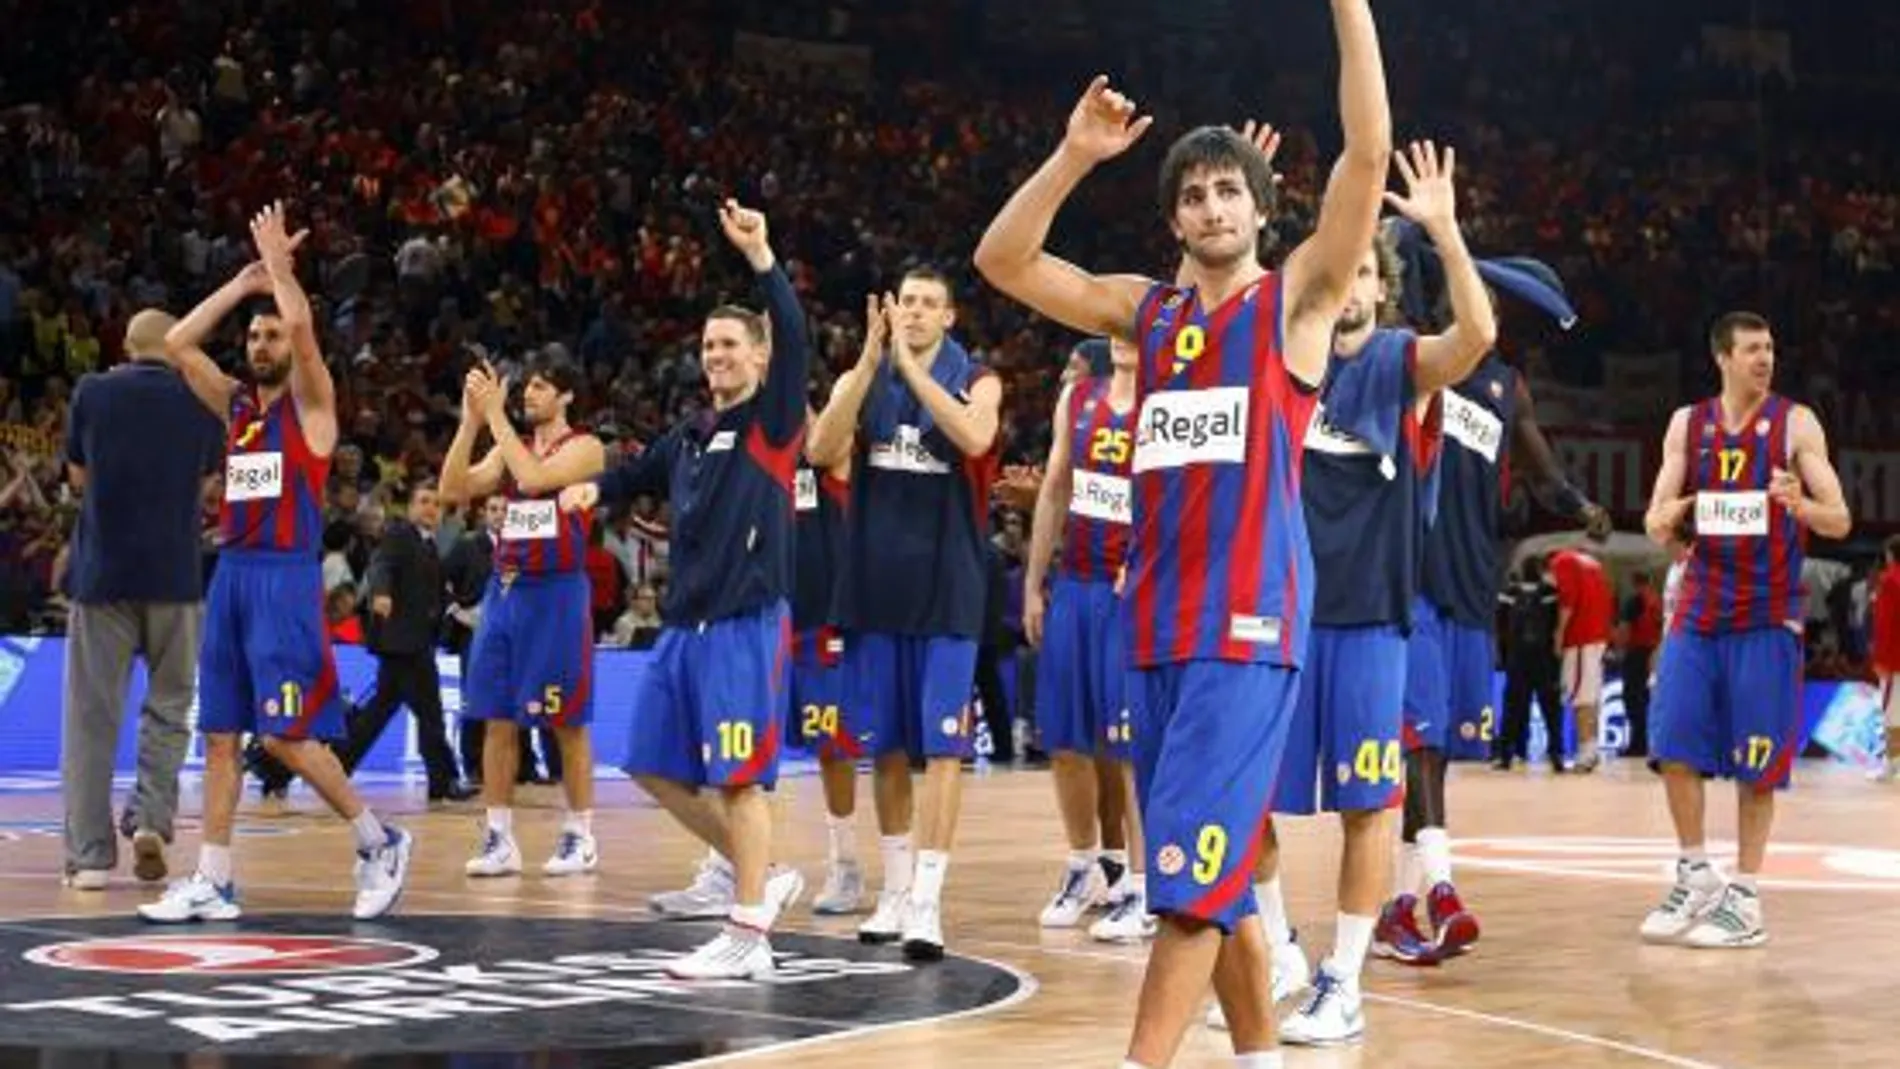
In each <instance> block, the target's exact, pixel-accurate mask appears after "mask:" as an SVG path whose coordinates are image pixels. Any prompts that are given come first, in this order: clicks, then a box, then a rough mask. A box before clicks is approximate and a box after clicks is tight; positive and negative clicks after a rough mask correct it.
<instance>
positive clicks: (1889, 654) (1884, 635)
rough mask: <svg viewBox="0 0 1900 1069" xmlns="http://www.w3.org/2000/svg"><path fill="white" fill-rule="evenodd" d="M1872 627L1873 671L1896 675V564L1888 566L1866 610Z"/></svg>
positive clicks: (1899, 649)
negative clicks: (1871, 602)
mask: <svg viewBox="0 0 1900 1069" xmlns="http://www.w3.org/2000/svg"><path fill="white" fill-rule="evenodd" d="M1868 615H1869V616H1871V617H1873V625H1874V670H1875V671H1877V672H1889V673H1893V674H1897V675H1900V564H1889V565H1887V567H1886V568H1885V569H1883V570H1882V571H1881V573H1880V585H1878V586H1876V587H1875V588H1874V603H1873V604H1872V605H1871V606H1869V607H1868Z"/></svg>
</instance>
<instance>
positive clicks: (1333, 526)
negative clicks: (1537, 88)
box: [1256, 143, 1497, 1046]
mask: <svg viewBox="0 0 1900 1069" xmlns="http://www.w3.org/2000/svg"><path fill="white" fill-rule="evenodd" d="M1455 159H1456V158H1455V156H1454V154H1453V153H1452V152H1451V150H1450V149H1447V150H1445V152H1444V154H1443V155H1442V156H1441V155H1440V154H1439V152H1438V150H1437V148H1436V147H1435V146H1433V145H1431V144H1429V143H1427V144H1414V145H1412V146H1411V149H1410V152H1409V154H1408V155H1401V156H1399V157H1398V158H1397V160H1398V169H1399V172H1400V174H1401V176H1402V177H1403V178H1404V180H1405V184H1406V188H1407V191H1408V196H1406V197H1403V198H1401V197H1399V196H1397V195H1393V194H1388V196H1387V199H1388V201H1389V202H1390V203H1391V204H1392V205H1393V206H1394V207H1396V208H1397V209H1398V210H1399V212H1400V213H1401V214H1403V215H1405V216H1406V217H1408V218H1410V219H1412V220H1414V221H1416V222H1418V223H1420V224H1422V225H1423V226H1424V227H1425V229H1426V232H1427V233H1428V234H1429V235H1430V237H1431V240H1432V243H1433V244H1434V245H1435V246H1436V247H1437V249H1438V252H1439V255H1440V257H1441V258H1442V260H1443V262H1444V265H1445V275H1446V279H1447V283H1448V285H1449V288H1450V293H1451V303H1452V314H1453V317H1454V318H1453V322H1452V323H1451V324H1450V325H1449V326H1448V327H1447V328H1446V330H1445V331H1444V332H1443V333H1440V334H1434V335H1429V336H1424V337H1421V336H1419V335H1418V334H1416V333H1414V332H1413V331H1412V330H1410V329H1408V328H1382V327H1381V326H1380V323H1381V322H1393V321H1395V320H1396V319H1397V300H1398V296H1399V292H1400V290H1399V287H1400V279H1399V261H1398V256H1397V253H1396V251H1395V249H1394V248H1393V246H1392V244H1391V243H1390V241H1389V240H1387V239H1386V238H1385V237H1383V236H1382V237H1381V238H1380V239H1379V240H1378V241H1376V242H1373V243H1372V244H1370V245H1369V246H1368V247H1367V249H1366V251H1365V254H1364V256H1363V258H1362V259H1361V261H1360V263H1359V267H1358V270H1357V272H1355V274H1354V276H1353V283H1352V290H1351V295H1350V296H1349V297H1348V299H1347V302H1346V309H1345V311H1344V312H1343V313H1342V314H1341V315H1340V318H1339V325H1338V332H1337V334H1336V336H1335V339H1334V342H1333V358H1332V361H1331V363H1330V366H1329V367H1328V370H1327V374H1326V383H1325V387H1324V389H1323V390H1322V391H1321V398H1320V404H1319V408H1318V410H1317V411H1316V413H1315V417H1314V420H1313V424H1312V427H1311V428H1310V429H1309V430H1308V431H1307V435H1306V453H1305V458H1304V473H1303V475H1302V478H1301V481H1300V487H1301V502H1302V504H1303V506H1304V508H1305V510H1306V527H1307V537H1308V538H1309V540H1310V541H1311V543H1312V546H1313V559H1314V565H1315V567H1314V573H1315V576H1316V579H1317V584H1318V585H1317V587H1316V590H1317V593H1316V596H1315V604H1314V608H1313V635H1312V641H1311V644H1310V645H1309V647H1308V649H1307V655H1306V663H1305V666H1304V668H1303V669H1302V671H1301V673H1300V695H1299V701H1298V704H1297V705H1296V706H1295V712H1294V716H1293V726H1292V730H1291V732H1290V733H1289V736H1288V739H1287V744H1286V756H1285V760H1284V762H1283V763H1282V764H1281V766H1280V776H1279V779H1278V781H1277V783H1276V784H1275V788H1274V812H1276V813H1286V814H1294V815H1302V816H1305V815H1312V814H1315V813H1320V812H1336V813H1338V814H1339V815H1340V820H1341V823H1342V826H1343V831H1344V836H1345V848H1344V851H1343V852H1342V854H1341V857H1340V864H1339V894H1338V897H1339V917H1338V923H1337V926H1336V935H1335V944H1334V947H1333V952H1332V954H1331V955H1330V956H1329V957H1327V958H1326V960H1325V961H1324V962H1322V963H1321V964H1320V966H1319V968H1318V969H1317V970H1316V971H1315V972H1314V974H1313V976H1312V991H1311V994H1310V995H1309V997H1308V998H1307V1000H1306V1002H1305V1003H1304V1004H1303V1005H1302V1006H1301V1007H1300V1009H1299V1011H1298V1012H1297V1013H1295V1014H1294V1015H1293V1016H1292V1017H1290V1018H1288V1019H1287V1020H1286V1021H1285V1022H1284V1023H1283V1025H1282V1037H1283V1038H1284V1039H1285V1041H1286V1042H1288V1043H1294V1044H1300V1045H1306V1046H1328V1045H1333V1044H1339V1043H1350V1042H1356V1041H1358V1040H1359V1039H1360V1038H1361V1037H1362V1036H1363V1034H1364V1031H1365V1015H1364V1012H1363V1009H1362V999H1361V996H1360V990H1359V979H1360V974H1361V972H1362V971H1363V970H1364V967H1365V960H1366V954H1367V952H1368V950H1369V949H1370V947H1371V943H1372V938H1373V929H1374V927H1375V924H1376V919H1377V913H1378V909H1379V904H1380V902H1381V901H1382V900H1383V898H1384V895H1385V888H1386V881H1387V878H1388V875H1389V873H1390V872H1391V857H1392V847H1391V842H1392V832H1393V830H1394V828H1393V824H1394V822H1393V820H1392V816H1393V811H1394V810H1395V809H1396V808H1397V807H1398V805H1399V804H1400V802H1401V800H1402V798H1403V796H1404V786H1405V771H1404V761H1403V758H1402V751H1401V744H1400V735H1401V732H1402V728H1403V714H1402V710H1401V706H1402V705H1403V704H1404V697H1405V681H1406V648H1407V642H1408V639H1409V635H1410V631H1411V628H1412V625H1413V620H1412V608H1413V601H1414V599H1415V598H1416V596H1417V593H1418V584H1419V569H1420V566H1421V559H1422V556H1423V552H1424V544H1425V532H1426V529H1427V528H1428V527H1429V526H1430V524H1431V522H1432V512H1433V510H1434V509H1435V507H1436V504H1437V485H1436V483H1437V469H1438V453H1439V446H1440V440H1441V435H1442V425H1441V414H1442V410H1441V402H1440V400H1439V391H1440V390H1442V389H1443V388H1445V387H1447V386H1449V385H1451V384H1452V383H1454V382H1457V381H1458V380H1460V379H1462V378H1464V377H1465V376H1466V375H1467V374H1469V373H1470V371H1471V369H1472V367H1473V366H1474V365H1475V364H1476V363H1477V362H1478V360H1480V359H1481V358H1483V356H1484V354H1485V353H1486V352H1488V351H1489V350H1490V348H1491V346H1492V345H1493V344H1494V343H1495V342H1496V341H1497V321H1496V318H1495V317H1494V315H1493V312H1492V308H1491V302H1490V299H1489V298H1488V297H1487V296H1486V294H1485V292H1484V283H1483V281H1482V280H1481V279H1480V278H1479V277H1478V272H1477V268H1476V266H1475V264H1474V263H1473V262H1472V258H1471V253H1470V251H1469V250H1468V249H1467V248H1466V247H1465V242H1464V237H1463V235H1462V233H1461V232H1460V231H1459V227H1458V218H1457V210H1456V198H1455V194H1454V190H1453V185H1452V177H1453V171H1454V168H1455ZM1265 838H1266V843H1265V846H1264V849H1263V851H1262V867H1263V872H1262V873H1261V874H1260V875H1262V876H1264V877H1265V878H1264V879H1263V880H1262V882H1261V885H1260V886H1259V887H1258V888H1256V895H1257V896H1258V897H1259V899H1260V913H1261V918H1262V920H1263V922H1264V923H1265V925H1266V929H1267V940H1268V942H1269V943H1270V944H1271V947H1272V954H1273V962H1274V964H1275V966H1276V975H1275V976H1274V980H1276V981H1281V980H1282V979H1283V977H1282V976H1281V975H1280V974H1279V967H1281V966H1282V965H1285V966H1290V967H1297V968H1302V969H1303V966H1304V964H1305V963H1304V961H1303V960H1302V959H1301V955H1300V952H1299V950H1298V949H1297V948H1296V947H1294V946H1293V943H1292V938H1291V932H1290V930H1289V929H1288V926H1287V923H1286V903H1285V900H1284V898H1283V896H1282V893H1281V889H1280V880H1279V878H1278V876H1279V873H1278V867H1277V863H1278V858H1279V847H1278V843H1277V841H1276V839H1275V836H1274V834H1273V830H1272V827H1271V826H1269V827H1268V830H1267V834H1266V837H1265ZM1404 949H1405V951H1406V952H1407V953H1412V954H1414V955H1420V954H1422V953H1423V952H1424V950H1423V947H1422V946H1417V945H1413V946H1407V947H1405V948H1404ZM1289 971H1290V970H1289ZM1305 979H1306V978H1305V977H1304V976H1297V975H1296V976H1294V977H1292V978H1291V980H1290V982H1287V983H1276V984H1275V985H1274V987H1275V992H1276V994H1278V993H1280V992H1281V991H1285V990H1287V989H1288V988H1292V989H1294V990H1297V989H1298V988H1299V986H1300V982H1301V981H1303V980H1305Z"/></svg>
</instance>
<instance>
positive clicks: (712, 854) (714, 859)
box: [706, 850, 739, 880]
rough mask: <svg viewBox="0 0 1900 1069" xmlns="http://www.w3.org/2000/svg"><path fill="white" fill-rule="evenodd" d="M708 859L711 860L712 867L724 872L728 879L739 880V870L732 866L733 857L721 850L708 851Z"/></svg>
mask: <svg viewBox="0 0 1900 1069" xmlns="http://www.w3.org/2000/svg"><path fill="white" fill-rule="evenodd" d="M706 860H707V861H709V862H711V863H712V867H713V868H714V869H717V870H718V871H719V872H721V873H723V874H724V875H725V876H726V877H727V878H728V879H732V880H737V879H738V878H739V870H738V869H735V868H733V867H732V859H731V858H729V857H727V856H726V855H724V854H722V853H720V852H719V851H717V850H708V851H706Z"/></svg>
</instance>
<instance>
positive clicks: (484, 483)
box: [441, 357, 607, 877]
mask: <svg viewBox="0 0 1900 1069" xmlns="http://www.w3.org/2000/svg"><path fill="white" fill-rule="evenodd" d="M580 386H581V373H580V369H579V368H577V367H575V366H574V364H573V363H571V362H569V361H567V360H564V359H560V358H548V357H539V358H536V359H534V360H531V361H529V363H528V366H527V368H526V371H525V374H524V380H523V383H522V387H521V409H522V414H523V415H525V416H526V417H527V421H528V426H529V427H530V429H531V430H530V439H531V442H532V444H530V442H524V441H522V440H521V436H520V435H519V434H517V433H516V431H515V428H514V424H513V422H512V421H511V420H510V419H509V417H508V409H507V405H506V401H507V395H508V389H507V386H506V384H504V383H503V382H502V381H501V380H500V379H498V378H497V377H496V376H495V373H494V369H493V368H492V367H490V366H489V365H488V364H486V363H483V364H482V365H481V366H480V367H476V368H471V369H470V370H469V372H468V374H467V376H466V379H465V382H464V386H463V391H462V422H461V425H460V426H459V427H457V428H456V432H455V438H454V439H453V440H452V441H451V442H450V443H449V451H448V455H447V456H446V457H444V458H443V461H442V482H441V493H442V496H443V498H444V499H446V500H449V501H456V502H460V501H473V500H476V499H478V498H483V497H487V496H489V495H491V494H497V493H498V494H500V495H501V496H502V497H503V498H504V499H505V500H506V501H507V506H506V508H507V512H506V517H505V519H504V520H503V522H502V528H501V541H500V543H499V544H498V545H497V546H496V548H495V567H494V571H493V573H492V574H491V575H490V577H489V580H488V589H487V591H485V592H484V594H483V597H482V610H481V623H480V624H479V625H478V626H477V627H476V629H475V637H474V639H473V640H472V641H471V643H470V645H469V655H468V677H467V678H466V679H464V680H463V681H462V688H463V702H462V715H463V716H464V717H466V718H468V719H470V720H482V721H486V726H485V727H484V728H483V735H482V803H483V805H484V806H486V807H487V810H488V813H487V822H486V826H485V829H484V831H483V834H482V840H481V846H480V849H479V850H478V851H477V852H476V855H475V856H474V857H472V858H470V859H469V861H468V864H467V866H466V870H465V871H466V872H467V873H468V875H470V876H477V877H489V876H512V875H514V874H516V873H518V872H520V871H521V849H520V847H519V846H518V845H516V842H515V834H514V810H513V808H512V807H513V805H514V789H515V769H516V765H517V763H518V762H519V760H520V753H519V747H520V737H521V734H522V732H521V731H520V727H521V726H524V725H525V726H528V727H543V728H552V729H553V732H554V738H555V744H556V745H557V746H559V747H560V749H561V769H562V772H561V790H562V793H563V795H564V796H565V799H566V802H567V812H566V813H565V814H564V815H563V817H562V820H561V835H560V838H559V839H558V840H556V843H555V847H554V852H553V854H551V855H550V856H549V857H548V859H547V861H546V862H545V863H543V865H542V867H541V869H542V872H544V873H546V874H547V875H549V876H572V875H577V874H581V873H588V872H592V871H594V869H595V868H596V867H597V866H598V865H599V864H600V850H599V847H598V845H597V843H596V842H595V840H594V828H593V810H594V746H593V737H592V732H591V730H590V729H589V727H588V725H589V724H591V723H592V722H593V718H594V685H593V677H594V624H593V615H592V608H591V602H592V585H591V584H590V582H589V581H588V578H587V572H586V569H585V567H584V565H585V561H586V555H587V543H588V538H589V536H590V534H591V532H592V528H593V522H594V518H593V515H592V513H591V512H590V511H581V512H578V513H567V514H562V513H561V512H560V511H559V510H558V509H557V508H556V500H555V498H556V495H557V494H558V493H559V492H560V491H561V489H562V488H563V487H567V486H571V485H573V484H575V483H577V482H580V481H582V480H585V479H591V478H593V477H594V476H595V475H598V474H599V473H600V470H601V468H602V466H603V465H605V463H606V456H607V454H606V449H605V448H604V447H603V446H602V445H601V442H600V439H599V438H596V437H594V436H593V435H592V434H589V433H587V432H586V431H583V430H579V429H576V428H575V427H573V426H571V425H569V423H568V421H567V412H568V408H569V407H570V406H571V405H573V403H574V395H575V392H576V391H577V390H579V389H580ZM484 429H486V430H487V431H488V433H489V435H490V436H491V437H493V438H494V445H493V446H491V447H490V448H489V450H488V452H487V453H486V454H485V455H484V456H483V457H482V459H481V461H480V462H479V463H476V464H470V463H469V459H470V457H471V456H472V455H473V452H474V448H475V441H476V439H477V438H479V437H480V435H481V433H482V431H483V430H484Z"/></svg>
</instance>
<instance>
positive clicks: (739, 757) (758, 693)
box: [623, 601, 792, 788]
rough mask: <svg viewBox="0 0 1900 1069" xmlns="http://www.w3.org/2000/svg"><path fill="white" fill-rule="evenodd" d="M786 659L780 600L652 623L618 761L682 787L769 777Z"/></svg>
mask: <svg viewBox="0 0 1900 1069" xmlns="http://www.w3.org/2000/svg"><path fill="white" fill-rule="evenodd" d="M791 660H792V613H791V609H790V608H789V607H787V606H786V604H785V603H784V602H783V601H779V602H775V603H773V604H772V605H771V606H768V607H767V608H764V609H761V610H759V611H757V612H754V613H748V614H746V615H744V616H733V617H728V618H726V619H724V620H718V621H715V622H713V623H709V624H703V625H701V626H699V627H669V628H667V629H666V630H664V631H662V632H660V640H659V642H658V643H656V644H655V645H654V647H653V660H652V661H651V662H650V663H649V664H648V665H647V670H646V675H645V676H644V677H642V678H641V680H640V689H639V691H638V692H637V694H636V696H635V698H634V705H633V724H632V727H631V729H630V731H629V737H628V742H627V761H626V764H625V765H624V766H623V767H624V768H625V769H626V771H627V773H628V774H629V775H633V776H657V777H659V778H660V779H667V780H672V781H673V782H675V783H683V784H686V785H687V786H690V787H748V786H758V787H768V788H769V787H773V786H776V785H777V784H778V766H779V756H780V754H781V753H782V752H783V750H784V746H783V745H782V743H781V739H782V737H783V736H782V731H783V727H784V724H785V700H786V698H785V696H786V690H787V684H788V682H789V679H790V675H791Z"/></svg>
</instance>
